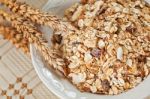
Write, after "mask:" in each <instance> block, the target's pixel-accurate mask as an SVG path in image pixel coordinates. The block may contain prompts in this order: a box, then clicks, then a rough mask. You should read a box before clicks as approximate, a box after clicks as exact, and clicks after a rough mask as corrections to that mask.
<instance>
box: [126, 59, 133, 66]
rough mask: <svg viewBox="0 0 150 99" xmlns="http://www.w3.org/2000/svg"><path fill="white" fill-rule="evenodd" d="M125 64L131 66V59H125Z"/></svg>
mask: <svg viewBox="0 0 150 99" xmlns="http://www.w3.org/2000/svg"><path fill="white" fill-rule="evenodd" d="M126 64H127V65H128V66H130V67H131V66H132V59H127V62H126Z"/></svg>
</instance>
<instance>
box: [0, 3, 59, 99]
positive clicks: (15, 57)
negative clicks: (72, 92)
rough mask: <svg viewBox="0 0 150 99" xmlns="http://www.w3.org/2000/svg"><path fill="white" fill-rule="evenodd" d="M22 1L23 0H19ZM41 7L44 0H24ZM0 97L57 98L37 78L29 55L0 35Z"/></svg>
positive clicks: (19, 98)
mask: <svg viewBox="0 0 150 99" xmlns="http://www.w3.org/2000/svg"><path fill="white" fill-rule="evenodd" d="M21 1H23V0H21ZM24 1H26V2H27V3H29V4H30V5H32V6H34V7H37V8H41V7H42V6H43V5H44V3H45V2H46V0H24ZM0 99H58V98H57V97H56V96H55V95H54V94H52V93H51V92H50V91H49V90H48V89H47V88H46V87H45V85H44V84H43V83H42V82H41V81H40V79H39V78H38V76H37V74H36V72H35V70H34V68H33V66H32V63H31V60H30V57H29V56H27V55H25V54H24V53H23V52H22V51H21V50H18V49H16V48H15V47H14V46H13V45H12V44H11V43H10V42H8V41H6V40H3V39H2V37H1V36H0Z"/></svg>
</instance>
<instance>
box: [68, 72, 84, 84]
mask: <svg viewBox="0 0 150 99" xmlns="http://www.w3.org/2000/svg"><path fill="white" fill-rule="evenodd" d="M69 76H70V77H72V81H73V82H74V83H75V84H79V83H81V82H84V81H85V79H86V74H85V73H78V74H70V75H69Z"/></svg>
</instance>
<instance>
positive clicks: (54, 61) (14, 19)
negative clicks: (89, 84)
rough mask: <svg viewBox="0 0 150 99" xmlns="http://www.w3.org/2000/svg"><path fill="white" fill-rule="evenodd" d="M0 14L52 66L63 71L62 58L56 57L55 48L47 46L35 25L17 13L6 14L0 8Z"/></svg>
mask: <svg viewBox="0 0 150 99" xmlns="http://www.w3.org/2000/svg"><path fill="white" fill-rule="evenodd" d="M0 15H1V16H2V17H3V18H4V19H5V20H7V21H9V22H11V24H12V27H14V28H15V29H16V30H17V31H18V32H20V33H23V37H24V38H25V39H28V40H29V43H34V45H35V47H36V48H37V49H38V50H39V52H40V53H41V54H42V56H43V57H44V59H45V60H46V61H47V62H48V64H49V65H52V66H53V67H54V68H56V69H59V70H60V71H62V72H64V71H63V68H62V66H64V62H63V60H62V59H61V58H60V59H59V58H58V55H57V52H56V51H55V50H52V49H50V48H49V46H48V43H47V41H46V40H45V39H44V37H43V35H42V33H41V32H40V31H37V30H36V27H35V26H33V25H32V24H31V23H30V22H28V21H26V20H25V19H24V18H22V17H20V16H18V15H17V14H8V13H6V12H5V11H3V10H0Z"/></svg>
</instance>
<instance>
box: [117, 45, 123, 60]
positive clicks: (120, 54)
mask: <svg viewBox="0 0 150 99" xmlns="http://www.w3.org/2000/svg"><path fill="white" fill-rule="evenodd" d="M117 59H118V60H122V59H123V49H122V47H119V48H118V49H117Z"/></svg>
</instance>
